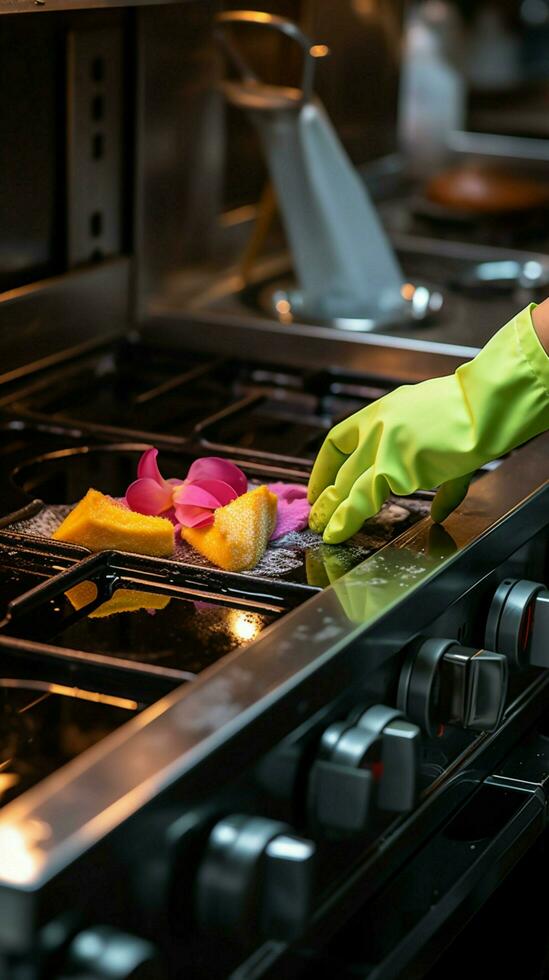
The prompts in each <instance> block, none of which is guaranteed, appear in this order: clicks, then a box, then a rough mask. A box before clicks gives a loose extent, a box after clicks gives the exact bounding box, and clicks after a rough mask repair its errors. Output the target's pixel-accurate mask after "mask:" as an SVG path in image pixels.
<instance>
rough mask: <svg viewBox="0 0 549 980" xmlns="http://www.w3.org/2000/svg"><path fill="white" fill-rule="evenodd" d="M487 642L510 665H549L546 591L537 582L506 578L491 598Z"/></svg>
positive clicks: (548, 593)
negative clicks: (505, 658) (504, 657)
mask: <svg viewBox="0 0 549 980" xmlns="http://www.w3.org/2000/svg"><path fill="white" fill-rule="evenodd" d="M485 642H486V645H487V646H489V647H490V648H491V649H492V650H497V651H498V653H502V654H504V655H505V656H506V657H507V659H508V660H509V664H510V666H511V667H513V668H515V669H517V670H523V669H524V668H525V667H549V591H548V590H547V589H546V588H545V586H544V585H542V584H541V583H540V582H528V581H526V580H524V579H505V581H503V582H502V583H501V585H500V586H499V588H498V589H497V591H496V594H495V595H494V598H493V599H492V603H491V606H490V611H489V613H488V619H487V622H486V635H485Z"/></svg>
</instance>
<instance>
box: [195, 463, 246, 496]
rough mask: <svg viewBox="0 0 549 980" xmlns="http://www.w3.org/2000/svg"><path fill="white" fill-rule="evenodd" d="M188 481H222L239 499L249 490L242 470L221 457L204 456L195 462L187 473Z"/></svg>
mask: <svg viewBox="0 0 549 980" xmlns="http://www.w3.org/2000/svg"><path fill="white" fill-rule="evenodd" d="M187 480H188V481H189V483H197V482H202V481H203V480H221V482H222V483H228V484H229V486H230V487H232V488H233V490H234V491H235V493H236V495H237V497H240V496H241V494H243V493H246V491H247V489H248V481H247V479H246V477H245V475H244V473H243V472H242V470H241V469H239V467H238V466H236V465H235V464H234V463H231V462H230V460H228V459H220V457H219V456H203V457H202V459H197V460H195V462H194V463H193V464H192V466H191V467H190V469H189V472H188V473H187Z"/></svg>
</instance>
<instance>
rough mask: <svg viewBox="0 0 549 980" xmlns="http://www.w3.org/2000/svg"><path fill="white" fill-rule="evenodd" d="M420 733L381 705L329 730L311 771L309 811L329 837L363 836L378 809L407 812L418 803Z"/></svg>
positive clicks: (401, 715)
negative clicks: (371, 817)
mask: <svg viewBox="0 0 549 980" xmlns="http://www.w3.org/2000/svg"><path fill="white" fill-rule="evenodd" d="M419 739H420V730H419V728H418V727H417V726H416V725H412V724H410V723H409V722H408V721H406V719H405V718H404V715H403V713H402V712H401V711H398V710H397V709H395V708H387V707H385V705H376V706H375V707H373V708H369V709H368V710H367V711H361V712H359V713H354V715H351V717H350V718H349V719H348V720H347V721H346V722H337V723H335V724H333V725H330V727H329V728H327V729H326V731H325V732H324V735H323V737H322V741H321V744H320V752H319V757H318V759H317V760H316V762H315V763H314V765H313V768H312V770H311V778H310V784H309V812H310V815H311V819H312V820H313V823H314V824H315V825H317V826H319V827H321V828H322V829H323V830H324V832H325V833H328V834H329V835H330V834H331V835H336V836H339V837H341V836H352V835H353V834H359V833H363V832H364V831H365V830H366V828H367V826H368V823H369V820H370V816H371V812H372V809H373V807H377V808H378V809H380V810H385V811H389V812H392V813H405V812H407V811H408V810H411V809H412V808H413V807H414V805H415V802H416V796H417V776H418V759H419Z"/></svg>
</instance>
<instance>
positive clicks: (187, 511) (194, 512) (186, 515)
mask: <svg viewBox="0 0 549 980" xmlns="http://www.w3.org/2000/svg"><path fill="white" fill-rule="evenodd" d="M175 514H176V517H177V520H178V521H179V523H180V524H183V525H184V526H185V527H207V526H208V524H213V520H214V515H213V511H211V510H206V508H205V507H191V506H190V505H189V504H179V506H177V507H176V508H175Z"/></svg>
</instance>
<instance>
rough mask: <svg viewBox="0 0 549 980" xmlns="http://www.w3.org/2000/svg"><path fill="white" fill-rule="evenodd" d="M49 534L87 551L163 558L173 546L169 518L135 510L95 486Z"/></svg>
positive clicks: (169, 552) (171, 526) (171, 550)
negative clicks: (137, 512) (122, 552)
mask: <svg viewBox="0 0 549 980" xmlns="http://www.w3.org/2000/svg"><path fill="white" fill-rule="evenodd" d="M53 537H54V538H56V539H57V540H58V541H70V543H71V544H81V545H83V546H84V547H85V548H89V549H90V551H106V550H110V549H114V550H119V551H133V552H134V553H135V554H137V555H153V556H154V557H157V558H167V557H168V556H169V555H171V554H173V550H174V533H173V524H172V522H171V521H168V520H167V519H166V518H165V517H147V516H146V515H144V514H136V513H135V511H133V510H128V509H127V508H126V507H121V506H120V504H117V503H116V502H115V501H114V500H111V499H110V498H109V497H105V495H104V494H102V493H100V492H99V491H98V490H88V492H87V494H86V496H85V497H83V499H82V500H81V501H80V503H79V504H77V505H76V507H75V508H74V510H72V511H71V513H70V514H69V515H68V517H66V518H65V520H64V521H63V523H62V524H61V525H60V526H59V527H58V528H57V531H55V533H54V535H53Z"/></svg>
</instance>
